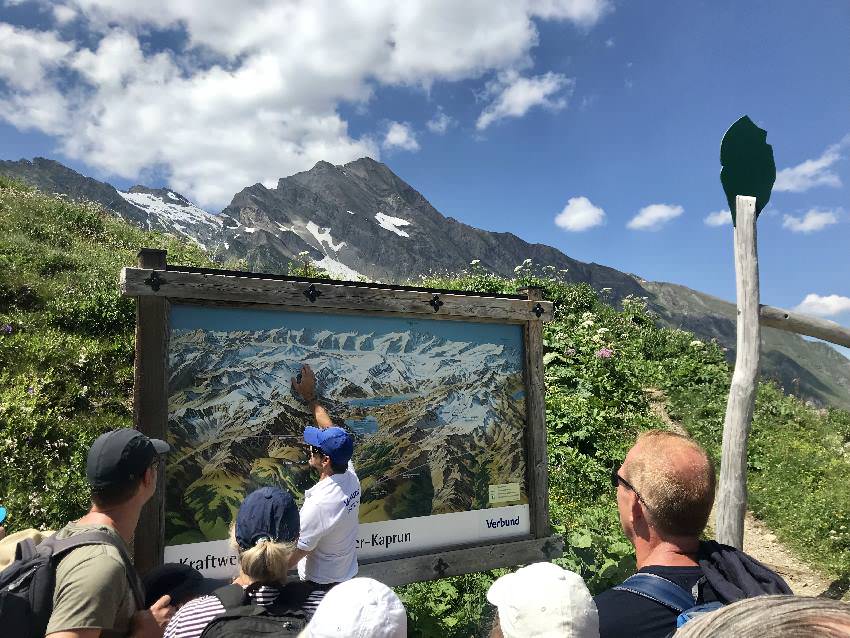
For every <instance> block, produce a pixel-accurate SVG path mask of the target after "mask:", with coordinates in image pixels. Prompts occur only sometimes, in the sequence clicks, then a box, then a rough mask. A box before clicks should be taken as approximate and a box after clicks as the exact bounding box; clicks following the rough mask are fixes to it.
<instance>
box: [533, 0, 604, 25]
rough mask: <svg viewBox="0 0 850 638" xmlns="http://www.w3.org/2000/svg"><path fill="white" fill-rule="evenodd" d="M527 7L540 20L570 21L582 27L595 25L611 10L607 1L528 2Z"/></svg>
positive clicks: (538, 0)
mask: <svg viewBox="0 0 850 638" xmlns="http://www.w3.org/2000/svg"><path fill="white" fill-rule="evenodd" d="M529 5H530V7H531V10H532V12H533V13H534V15H536V16H539V17H541V18H549V19H560V20H570V21H572V22H575V23H576V24H579V25H583V26H591V25H593V24H595V23H596V22H597V21H598V20H599V19H600V18H601V17H602V16H603V15H605V14H606V13H607V12H608V11H610V10H611V4H610V2H608V1H607V0H530V2H529Z"/></svg>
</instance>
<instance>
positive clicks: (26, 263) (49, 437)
mask: <svg viewBox="0 0 850 638" xmlns="http://www.w3.org/2000/svg"><path fill="white" fill-rule="evenodd" d="M0 227H2V229H3V232H2V233H0V458H2V467H3V470H2V472H0V502H2V504H3V506H5V507H6V508H7V509H8V510H9V521H8V525H9V527H10V528H11V529H20V528H25V527H40V528H49V527H56V526H57V525H61V524H62V523H63V522H64V521H66V520H67V519H69V518H73V517H75V516H79V515H80V514H81V513H82V512H83V511H84V509H85V508H86V506H87V503H88V491H87V487H86V483H85V475H84V468H85V458H86V457H85V454H86V450H87V448H88V446H89V445H90V444H91V442H92V440H94V438H95V437H97V436H98V435H99V434H101V433H102V432H104V431H106V430H110V429H112V428H116V427H128V426H130V425H131V424H132V406H131V404H130V398H131V395H132V386H133V329H134V326H135V321H136V315H135V306H134V302H133V301H132V300H131V299H127V298H123V297H121V296H120V295H119V294H118V286H117V283H118V272H119V271H120V269H121V267H122V266H126V265H133V264H135V262H136V253H137V252H138V249H139V248H140V247H142V246H151V247H161V248H164V249H166V250H168V252H169V255H170V256H172V258H173V259H174V260H175V261H177V262H179V263H184V262H185V263H187V264H195V265H207V264H208V261H207V259H206V257H205V255H204V253H203V251H201V250H199V249H197V248H195V247H193V246H191V245H187V244H186V243H182V242H179V241H177V240H175V239H173V238H171V237H170V236H166V235H157V234H152V233H146V232H142V231H141V230H138V229H136V228H134V227H131V226H129V225H128V224H126V223H125V222H123V221H120V220H118V219H116V218H115V217H114V216H112V215H111V214H107V213H105V212H104V211H103V210H102V209H101V208H100V207H99V206H98V205H95V204H79V203H73V202H70V201H69V200H67V199H63V198H60V197H54V196H47V195H44V194H42V193H39V192H38V191H35V190H32V189H30V188H28V187H25V186H23V185H21V184H19V183H16V182H12V181H9V180H7V179H5V178H2V177H0Z"/></svg>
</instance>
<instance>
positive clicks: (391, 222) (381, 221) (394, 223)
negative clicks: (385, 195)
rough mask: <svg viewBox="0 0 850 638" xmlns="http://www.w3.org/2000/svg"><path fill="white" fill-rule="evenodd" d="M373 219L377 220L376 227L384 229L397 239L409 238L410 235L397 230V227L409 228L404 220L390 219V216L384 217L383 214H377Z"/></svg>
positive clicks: (408, 224)
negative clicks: (396, 236) (393, 234)
mask: <svg viewBox="0 0 850 638" xmlns="http://www.w3.org/2000/svg"><path fill="white" fill-rule="evenodd" d="M375 219H376V220H378V226H380V227H381V228H385V229H386V230H388V231H390V232H392V233H395V234H396V235H398V236H399V237H410V235H408V234H407V233H406V232H404V231H403V230H401V229H400V228H399V226H410V222H409V221H407V220H406V219H401V218H400V217H392V216H391V215H385V214H384V213H377V214H376V215H375Z"/></svg>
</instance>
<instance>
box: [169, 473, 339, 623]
mask: <svg viewBox="0 0 850 638" xmlns="http://www.w3.org/2000/svg"><path fill="white" fill-rule="evenodd" d="M299 527H300V520H299V516H298V506H297V505H296V504H295V499H293V498H292V495H291V494H290V493H289V492H288V491H286V490H282V489H280V488H278V487H262V488H260V489H258V490H256V491H254V492H251V493H250V494H249V495H248V496H246V497H245V500H244V501H242V505H240V507H239V512H238V513H237V515H236V521H235V522H234V524H233V526H232V527H231V545H232V547H233V549H234V550H235V551H236V553H237V555H238V557H239V576H238V577H237V578H236V579H235V580H234V581H233V582H234V585H237V586H241V588H242V590H243V591H238V590H237V593H238V594H239V596H238V598H239V599H240V600H242V601H243V602H244V603H245V604H249V605H250V604H256V605H260V606H264V607H271V606H275V607H282V606H285V607H287V608H292V609H301V610H303V611H304V613H305V615H306V614H307V613H308V610H309V609H313V608H314V606H315V604H316V603H315V601H313V600H312V598H311V594H312V588H311V587H310V586H309V585H308V584H306V583H301V582H298V581H296V582H291V583H287V572H288V570H289V561H290V558H291V555H292V552H293V551H294V549H295V541H296V540H297V539H298V529H299ZM232 589H234V588H233V587H232V586H227V587H223V588H221V589H218V590H216V592H214V594H213V595H211V596H203V597H201V598H196V599H195V600H191V601H189V602H188V603H186V604H185V605H184V606H183V607H181V608H180V610H179V611H178V612H177V613H176V614H175V615H174V618H172V620H171V622H170V623H168V626H167V627H166V628H165V638H197V637H198V636H200V635H201V633H203V631H204V629H206V627H207V625H209V624H210V623H211V622H212V621H213V620H214V619H215V618H217V617H218V616H222V615H224V614H225V612H226V611H227V610H228V609H229V606H228V605H229V602H228V601H229V600H230V599H232V598H233V596H232V595H231V594H233V591H228V590H232ZM243 593H244V594H245V596H243V595H242V594H243ZM321 593H322V594H324V592H321ZM225 603H227V605H226V604H225Z"/></svg>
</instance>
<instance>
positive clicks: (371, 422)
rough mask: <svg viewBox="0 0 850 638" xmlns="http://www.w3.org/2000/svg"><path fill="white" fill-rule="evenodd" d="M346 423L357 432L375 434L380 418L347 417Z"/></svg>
mask: <svg viewBox="0 0 850 638" xmlns="http://www.w3.org/2000/svg"><path fill="white" fill-rule="evenodd" d="M345 424H346V425H347V426H348V427H350V428H351V429H352V430H354V431H355V432H356V433H357V434H374V433H375V432H377V431H378V419H376V418H375V417H373V416H367V417H364V418H362V419H346V420H345Z"/></svg>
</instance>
